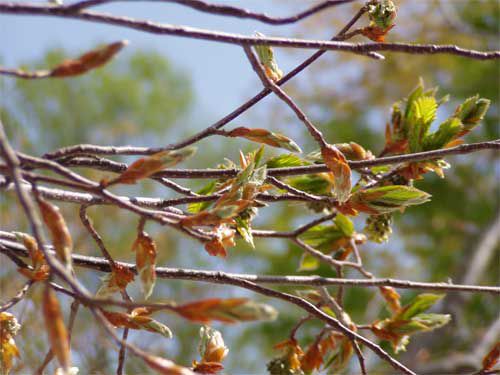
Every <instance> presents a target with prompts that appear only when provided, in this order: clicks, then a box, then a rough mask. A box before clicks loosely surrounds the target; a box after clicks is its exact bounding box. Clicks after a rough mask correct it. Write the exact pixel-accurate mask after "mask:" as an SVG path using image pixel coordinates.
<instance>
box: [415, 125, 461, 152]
mask: <svg viewBox="0 0 500 375" xmlns="http://www.w3.org/2000/svg"><path fill="white" fill-rule="evenodd" d="M463 129H464V126H463V124H462V122H461V121H460V119H458V118H456V117H451V118H449V119H447V120H446V121H444V122H443V123H442V124H441V125H439V128H438V130H436V131H435V132H434V133H432V134H429V135H428V136H427V137H426V138H425V139H424V143H423V150H424V151H429V150H438V149H441V148H443V147H445V146H446V145H447V144H448V143H449V142H451V141H452V140H453V139H455V138H456V137H457V136H458V135H459V134H460V133H461V132H462V130H463Z"/></svg>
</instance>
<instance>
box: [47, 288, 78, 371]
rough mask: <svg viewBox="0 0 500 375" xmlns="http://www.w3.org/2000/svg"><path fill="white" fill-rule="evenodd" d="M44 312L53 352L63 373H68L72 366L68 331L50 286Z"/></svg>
mask: <svg viewBox="0 0 500 375" xmlns="http://www.w3.org/2000/svg"><path fill="white" fill-rule="evenodd" d="M42 312H43V318H44V321H45V327H46V329H47V335H48V337H49V342H50V346H51V348H52V352H53V353H54V355H55V356H56V358H57V360H58V362H59V364H60V365H61V368H62V369H63V371H64V372H66V373H67V372H68V370H69V368H70V365H71V358H70V349H69V341H68V331H67V330H66V326H65V325H64V321H63V316H62V312H61V308H60V306H59V301H58V300H57V297H56V294H55V293H54V291H53V290H52V288H51V287H50V286H49V285H48V284H46V285H45V288H44V293H43V299H42Z"/></svg>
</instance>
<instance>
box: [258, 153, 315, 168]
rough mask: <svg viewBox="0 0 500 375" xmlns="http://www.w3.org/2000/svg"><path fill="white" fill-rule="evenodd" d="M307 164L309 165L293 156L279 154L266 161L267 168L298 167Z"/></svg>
mask: <svg viewBox="0 0 500 375" xmlns="http://www.w3.org/2000/svg"><path fill="white" fill-rule="evenodd" d="M308 164H310V163H308V162H306V161H305V160H302V159H301V158H300V157H298V156H297V155H295V154H281V155H278V156H275V157H273V158H270V159H268V160H267V161H266V166H267V168H287V167H299V166H302V165H308Z"/></svg>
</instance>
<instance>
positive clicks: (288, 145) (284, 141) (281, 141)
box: [227, 127, 302, 152]
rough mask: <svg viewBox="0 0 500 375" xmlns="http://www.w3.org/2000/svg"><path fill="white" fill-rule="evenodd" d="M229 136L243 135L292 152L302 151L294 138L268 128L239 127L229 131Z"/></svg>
mask: <svg viewBox="0 0 500 375" xmlns="http://www.w3.org/2000/svg"><path fill="white" fill-rule="evenodd" d="M227 135H228V136H229V137H243V138H246V139H249V140H251V141H254V142H258V143H265V144H266V145H269V146H272V147H279V148H284V149H285V150H288V151H292V152H302V150H301V149H300V147H299V146H298V145H297V143H295V142H294V141H293V140H292V139H290V138H288V137H285V136H284V135H281V134H277V133H273V132H270V131H269V130H266V129H259V128H257V129H250V128H245V127H239V128H236V129H233V130H231V131H230V132H228V133H227Z"/></svg>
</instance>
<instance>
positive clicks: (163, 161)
mask: <svg viewBox="0 0 500 375" xmlns="http://www.w3.org/2000/svg"><path fill="white" fill-rule="evenodd" d="M195 152H196V148H195V147H187V148H183V149H181V150H173V151H161V152H158V153H156V154H153V155H151V156H147V157H144V158H141V159H139V160H136V161H134V162H133V163H132V164H130V165H129V166H128V168H127V169H126V170H125V171H123V172H122V173H121V174H120V175H119V176H118V177H117V178H115V179H113V180H111V181H109V182H105V185H108V186H109V185H112V184H118V183H120V184H135V183H136V182H137V181H139V180H142V179H144V178H147V177H149V176H151V175H153V174H155V173H156V172H159V171H161V170H163V169H165V168H169V167H172V166H174V165H176V164H178V163H180V162H182V161H184V160H186V159H187V158H189V157H191V156H193V155H194V153H195Z"/></svg>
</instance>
